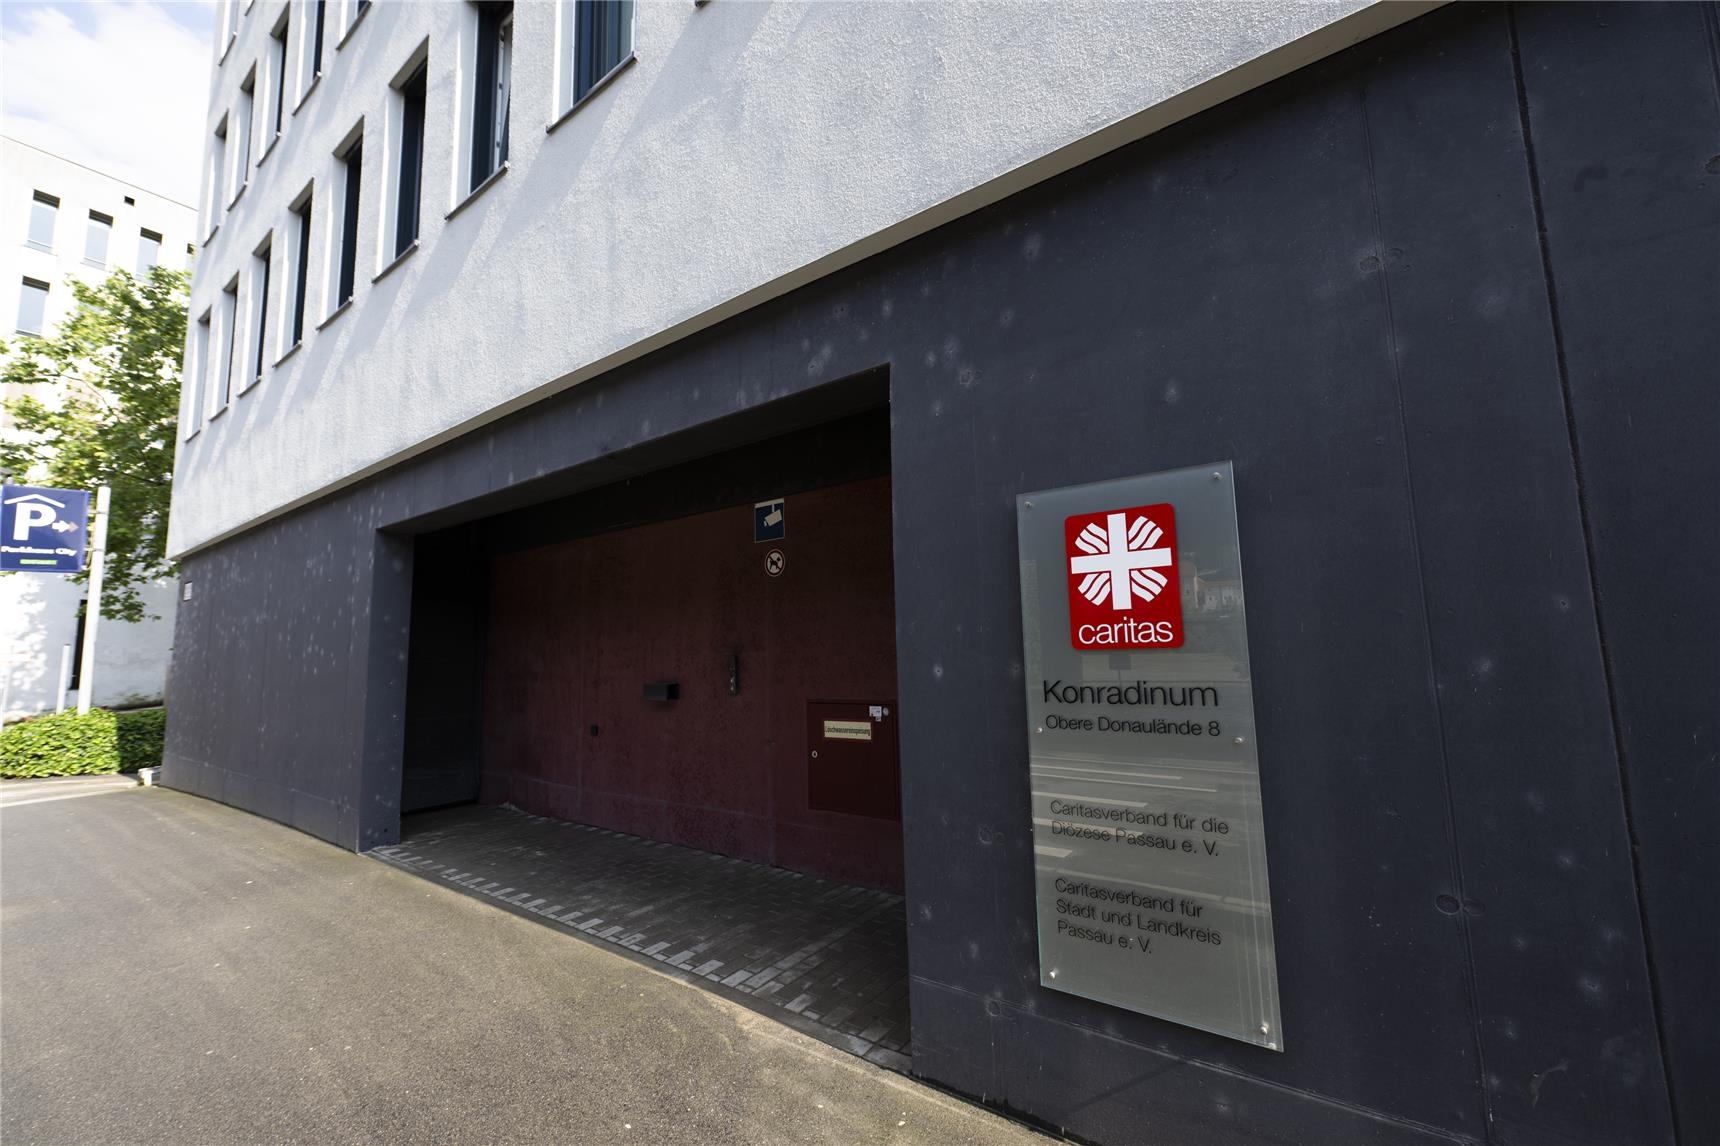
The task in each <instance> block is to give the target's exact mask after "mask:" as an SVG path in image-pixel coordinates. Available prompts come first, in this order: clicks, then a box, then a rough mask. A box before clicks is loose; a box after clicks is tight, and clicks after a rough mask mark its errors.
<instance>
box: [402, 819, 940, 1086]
mask: <svg viewBox="0 0 1720 1146" xmlns="http://www.w3.org/2000/svg"><path fill="white" fill-rule="evenodd" d="M370 854H372V855H374V856H377V857H378V858H380V859H383V860H386V861H387V862H389V863H391V864H394V865H395V866H397V867H400V868H404V869H405V870H407V871H410V872H413V873H415V874H418V875H423V876H426V877H428V878H431V879H437V880H442V881H444V882H447V883H451V884H453V885H455V886H457V887H460V888H462V889H464V890H466V891H468V892H471V893H473V894H477V895H484V896H488V897H490V898H491V899H495V900H499V901H501V902H503V903H506V904H508V905H510V906H512V907H514V908H516V909H519V910H524V911H529V912H531V913H532V914H534V915H537V916H539V917H541V918H542V919H543V920H544V921H545V922H548V923H551V924H553V925H556V926H559V927H563V928H566V929H568V930H570V931H577V932H581V933H583V934H585V935H587V936H590V937H591V938H594V939H600V940H603V941H605V942H608V943H613V944H615V945H617V946H619V947H625V948H626V949H627V950H629V951H634V952H637V953H638V954H639V955H642V956H644V957H646V958H649V959H652V960H654V961H656V962H658V963H663V964H665V965H667V966H669V967H673V968H676V969H677V970H678V971H680V972H682V973H683V974H685V975H687V976H688V977H690V978H691V979H693V980H694V981H698V980H705V981H708V982H710V983H713V984H720V985H721V986H722V987H724V988H727V989H728V990H729V991H733V992H737V993H739V994H741V995H744V996H747V997H748V998H749V999H750V1000H752V1001H753V1002H755V1003H764V1004H769V1005H770V1006H772V1007H780V1008H782V1009H783V1010H784V1011H785V1012H788V1013H789V1014H792V1015H796V1016H798V1017H799V1019H798V1021H797V1022H796V1025H797V1026H800V1027H801V1028H802V1029H805V1030H808V1031H810V1033H813V1034H816V1035H818V1036H819V1037H820V1038H822V1039H824V1040H825V1041H827V1042H830V1043H833V1044H834V1045H836V1046H839V1047H842V1048H843V1049H845V1050H848V1051H851V1052H852V1053H854V1054H857V1055H861V1056H863V1057H865V1058H867V1059H870V1060H871V1061H873V1062H876V1063H878V1064H879V1065H882V1066H888V1067H891V1068H893V1069H897V1070H906V1069H907V1067H908V1057H907V1056H908V1054H909V1048H908V951H907V919H906V916H905V914H904V910H903V906H902V898H901V896H897V895H890V894H887V893H885V892H881V891H872V890H870V889H868V888H863V887H850V886H849V885H847V884H840V883H830V882H828V881H826V880H821V879H815V878H813V877H812V876H809V875H801V874H800V873H798V872H792V871H784V870H782V869H781V868H773V867H766V866H764V865H762V864H756V863H750V862H748V861H746V860H739V859H730V858H728V857H726V856H718V855H712V854H710V853H709V852H701V851H694V850H693V849H691V848H684V847H679V846H676V845H674V844H665V843H659V842H657V841H655V840H646V839H640V838H639V837H637V836H626V835H622V834H620V833H619V832H611V831H606V830H604V829H602V828H593V827H588V826H586V825H584V824H571V823H567V822H565V821H561V820H552V819H547V818H545V817H542V816H531V815H527V814H526V813H524V812H520V811H516V810H514V809H512V808H496V807H462V808H451V809H447V810H443V811H438V812H426V813H422V814H420V815H415V816H407V817H406V818H405V820H404V821H403V822H402V824H401V842H400V843H398V844H396V845H393V846H391V847H385V848H377V849H376V850H375V851H373V852H371V853H370Z"/></svg>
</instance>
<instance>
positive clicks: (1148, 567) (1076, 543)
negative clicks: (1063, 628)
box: [1063, 505, 1183, 649]
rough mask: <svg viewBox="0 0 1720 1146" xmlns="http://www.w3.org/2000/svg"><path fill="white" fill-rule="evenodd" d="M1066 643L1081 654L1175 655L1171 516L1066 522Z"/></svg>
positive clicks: (1178, 617) (1141, 510)
mask: <svg viewBox="0 0 1720 1146" xmlns="http://www.w3.org/2000/svg"><path fill="white" fill-rule="evenodd" d="M1063 548H1064V552H1065V553H1066V554H1067V555H1068V559H1069V639H1070V641H1071V642H1073V643H1074V645H1075V647H1076V648H1078V649H1174V648H1177V647H1178V646H1180V645H1181V644H1182V643H1183V617H1182V593H1181V588H1180V586H1181V582H1180V581H1179V580H1178V579H1177V523H1176V512H1175V511H1174V510H1172V509H1171V507H1170V506H1169V505H1140V506H1136V507H1135V508H1134V509H1118V510H1111V511H1108V512H1105V513H1083V514H1077V515H1076V516H1074V517H1070V518H1066V519H1065V520H1064V522H1063Z"/></svg>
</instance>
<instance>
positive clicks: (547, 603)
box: [481, 478, 902, 890]
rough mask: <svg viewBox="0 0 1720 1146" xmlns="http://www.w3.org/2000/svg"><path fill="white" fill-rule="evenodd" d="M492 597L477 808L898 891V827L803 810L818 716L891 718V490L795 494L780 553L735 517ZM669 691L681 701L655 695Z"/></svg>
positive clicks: (683, 526)
mask: <svg viewBox="0 0 1720 1146" xmlns="http://www.w3.org/2000/svg"><path fill="white" fill-rule="evenodd" d="M772 548H777V549H781V550H782V551H783V553H784V555H785V556H786V557H787V563H786V568H785V571H784V572H783V574H782V575H781V576H780V577H774V578H773V577H770V576H768V575H767V574H766V572H765V554H766V553H767V552H768V551H769V550H770V549H772ZM490 584H491V599H490V625H489V636H488V649H487V656H486V674H485V711H484V728H485V732H484V772H483V784H482V793H481V799H482V800H483V801H484V802H485V803H503V802H506V803H511V804H513V805H515V806H517V807H519V808H521V809H523V810H525V811H528V812H533V813H536V814H539V815H546V816H555V817H558V818H561V819H567V820H576V821H579V822H581V823H587V824H596V825H599V826H602V827H607V828H613V829H616V830H617V831H623V832H628V833H631V834H634V835H640V836H648V837H650V838H652V839H659V840H668V841H671V842H674V843H678V844H686V845H688V846H690V847H696V848H702V849H705V850H707V851H713V852H720V853H722V854H724V855H733V856H742V857H745V858H747V859H752V860H758V861H761V862H764V863H770V864H775V865H777V866H780V867H786V868H792V869H794V870H796V871H804V872H808V873H810V874H813V875H820V876H825V877H828V878H831V879H838V880H843V881H846V882H851V883H860V884H867V885H870V886H874V887H884V888H890V889H893V890H900V889H901V884H902V837H901V824H900V823H899V822H897V821H895V820H883V819H873V818H870V817H862V816H851V815H844V814H841V813H836V812H822V811H813V810H811V809H810V808H809V807H808V806H807V751H808V748H807V744H806V736H807V733H806V703H807V701H809V700H814V699H839V700H870V701H876V702H883V703H889V704H891V705H893V704H894V697H895V693H896V622H895V587H894V582H893V576H892V566H891V544H890V481H889V479H888V478H874V479H870V480H867V481H860V482H851V483H848V484H845V485H839V486H833V487H830V488H828V489H822V490H815V491H812V492H810V493H801V494H796V495H794V496H793V497H790V498H789V499H788V503H787V534H786V537H785V538H784V539H783V540H782V541H776V542H769V543H765V544H757V543H755V542H754V541H753V510H752V506H751V505H741V506H735V507H733V508H730V509H723V510H718V511H716V512H713V513H704V514H699V515H697V516H693V517H685V518H680V519H677V520H674V521H666V522H661V523H658V524H654V525H645V526H639V527H635V528H632V529H626V530H621V531H617V532H614V533H606V534H601V535H598V536H595V537H588V538H581V539H579V540H576V541H570V542H564V543H561V544H556V545H550V546H545V547H543V548H540V549H533V550H528V551H525V552H521V553H516V554H510V555H507V556H503V557H498V558H496V559H495V560H494V562H493V564H492V567H491V579H490ZM732 653H739V654H740V673H741V691H740V694H739V695H738V696H731V695H729V691H728V664H729V656H730V654H732ZM664 680H669V681H675V682H677V683H678V684H679V685H680V699H678V700H675V701H672V702H654V701H647V700H645V699H644V686H645V684H646V682H648V681H664ZM593 725H595V726H596V728H597V732H596V734H595V735H593V734H592V731H591V729H592V726H593Z"/></svg>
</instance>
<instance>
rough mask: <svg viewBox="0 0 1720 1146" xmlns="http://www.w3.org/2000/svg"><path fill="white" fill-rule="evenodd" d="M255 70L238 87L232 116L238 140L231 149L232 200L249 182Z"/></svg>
mask: <svg viewBox="0 0 1720 1146" xmlns="http://www.w3.org/2000/svg"><path fill="white" fill-rule="evenodd" d="M256 91H257V69H256V68H252V69H251V71H250V74H248V75H247V76H246V77H245V81H244V82H243V83H241V84H240V85H239V106H238V107H237V108H235V109H234V111H233V115H234V117H235V118H237V119H238V121H239V122H238V124H237V128H238V131H239V139H238V142H237V144H236V145H235V146H234V148H233V198H234V199H237V198H239V193H240V192H241V191H243V190H245V188H246V187H247V186H248V185H249V184H250V182H251V112H252V110H253V105H254V104H255V102H256V99H255V96H256Z"/></svg>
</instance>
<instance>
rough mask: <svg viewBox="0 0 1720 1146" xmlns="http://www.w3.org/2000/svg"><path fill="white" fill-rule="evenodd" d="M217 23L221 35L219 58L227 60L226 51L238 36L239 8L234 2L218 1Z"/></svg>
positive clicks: (229, 0)
mask: <svg viewBox="0 0 1720 1146" xmlns="http://www.w3.org/2000/svg"><path fill="white" fill-rule="evenodd" d="M216 15H217V23H218V24H219V27H220V34H221V40H220V43H221V58H222V59H223V60H225V59H226V58H227V49H228V48H231V47H232V46H233V40H234V38H235V37H237V36H238V35H239V8H238V5H237V3H235V0H220V10H219V12H217V14H216Z"/></svg>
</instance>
